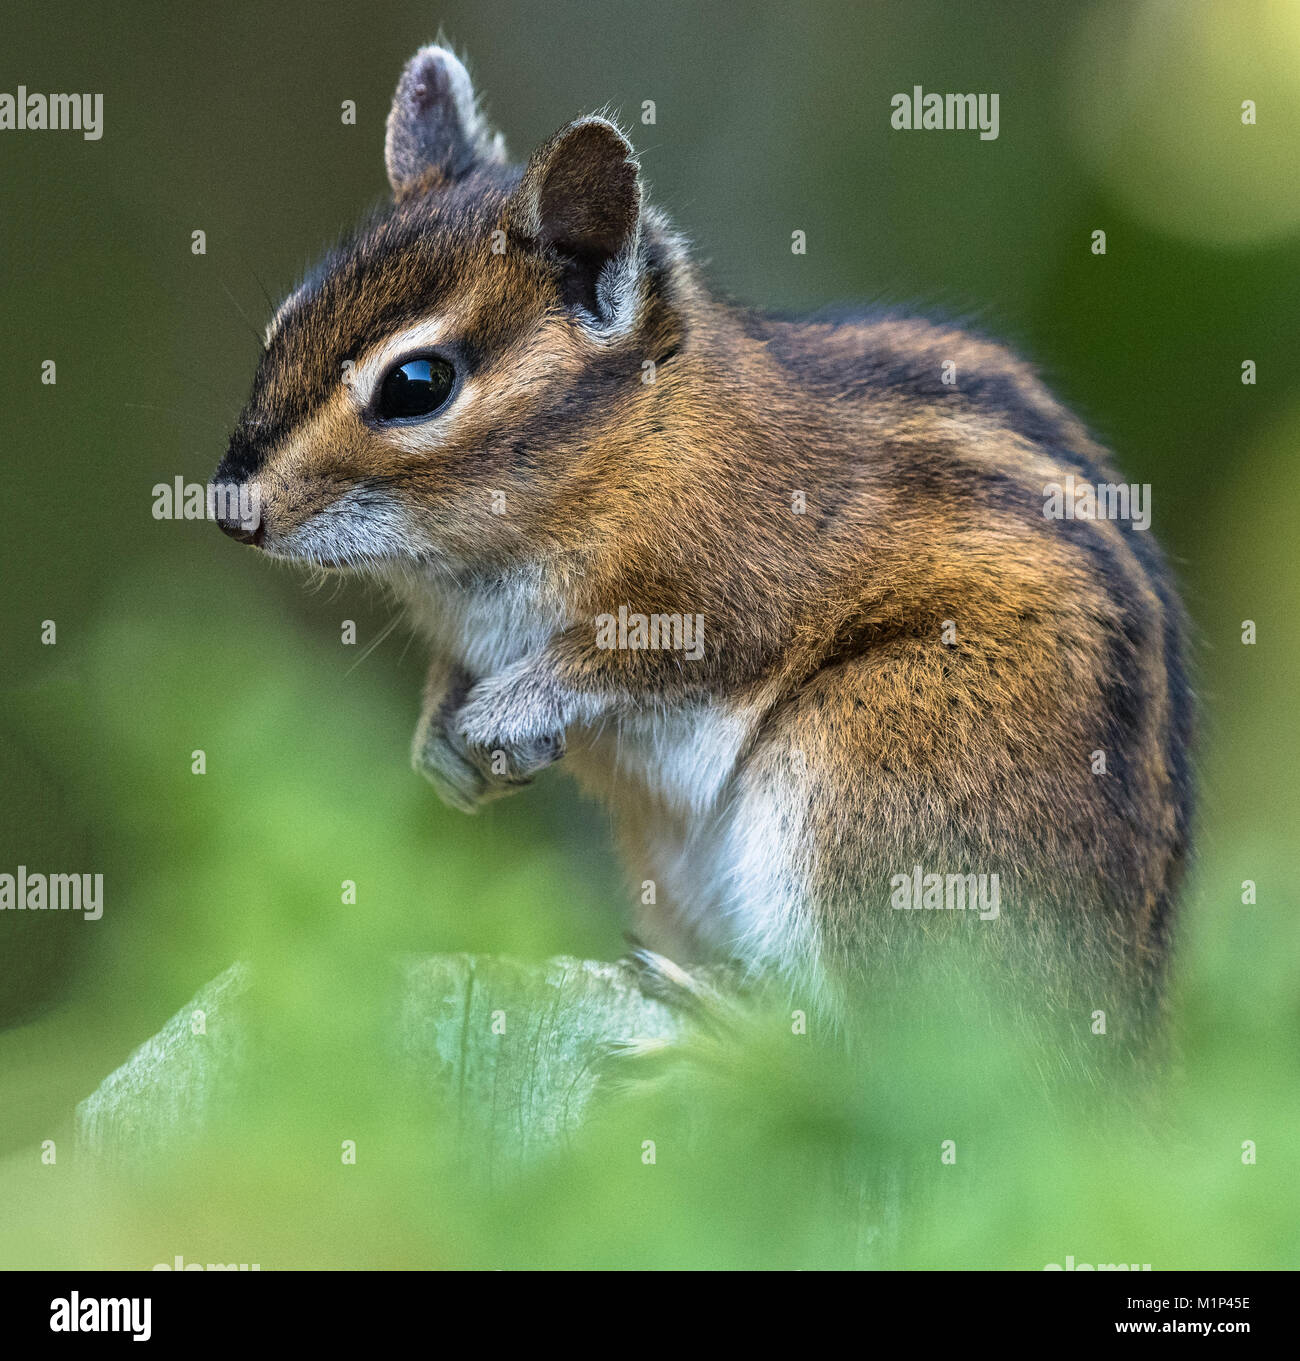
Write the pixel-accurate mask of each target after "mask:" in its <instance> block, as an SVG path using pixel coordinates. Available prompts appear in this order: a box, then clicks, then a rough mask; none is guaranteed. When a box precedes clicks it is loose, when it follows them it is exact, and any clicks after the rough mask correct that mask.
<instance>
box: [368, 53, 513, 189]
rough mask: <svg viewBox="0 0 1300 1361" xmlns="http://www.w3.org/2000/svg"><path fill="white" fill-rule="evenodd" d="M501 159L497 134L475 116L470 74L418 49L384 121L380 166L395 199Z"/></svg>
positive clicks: (445, 57) (449, 58) (444, 56)
mask: <svg viewBox="0 0 1300 1361" xmlns="http://www.w3.org/2000/svg"><path fill="white" fill-rule="evenodd" d="M505 159H506V149H505V143H504V141H503V140H502V137H501V134H500V133H499V132H498V133H494V132H493V131H492V130H491V128H489V127H488V125H487V123H486V122H485V121H484V118H483V116H482V114H480V113H479V110H478V101H477V100H476V99H475V96H474V87H473V85H472V84H471V83H470V79H469V72H468V71H466V70H465V68H464V66H462V65H461V63H460V62H459V61H458V60H457V59H456V57H455V56H453V55H452V53H450V52H448V51H447V49H446V48H445V47H422V48H421V49H420V50H419V51H418V52H417V53H416V54H415V56H413V57H412V58H411V60H410V61H409V62H407V64H406V70H405V71H403V72H402V78H401V80H400V81H398V84H397V93H396V94H395V95H394V96H393V107H392V109H391V111H390V112H389V115H388V135H387V137H386V138H385V139H384V164H385V165H386V166H387V168H388V180H389V183H390V184H391V185H392V186H393V194H394V197H396V198H398V199H402V198H405V197H406V196H407V195H408V194H410V193H411V192H413V191H414V190H417V189H426V188H433V187H435V186H436V185H437V184H439V183H441V182H445V181H450V180H456V179H459V178H460V177H461V176H462V175H464V174H465V173H466V172H468V171H469V170H471V169H473V167H474V166H476V165H479V164H481V163H482V162H484V161H495V162H498V163H500V164H504V163H505Z"/></svg>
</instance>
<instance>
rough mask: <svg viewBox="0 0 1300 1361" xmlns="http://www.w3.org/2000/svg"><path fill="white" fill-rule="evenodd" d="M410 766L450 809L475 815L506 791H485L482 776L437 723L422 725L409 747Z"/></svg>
mask: <svg viewBox="0 0 1300 1361" xmlns="http://www.w3.org/2000/svg"><path fill="white" fill-rule="evenodd" d="M411 764H412V765H413V766H414V767H415V769H416V770H418V771H419V772H420V774H421V775H423V776H424V778H425V779H426V780H428V781H429V783H430V784H431V785H432V786H433V787H434V790H435V791H436V793H437V795H438V797H439V798H440V799H441V800H442V801H443V803H445V804H447V805H448V807H450V808H455V809H457V810H459V811H460V812H462V813H476V812H478V810H479V808H480V807H481V806H482V805H483V804H484V803H487V802H488V801H489V800H490V799H493V798H496V797H498V796H499V795H500V794H502V793H505V792H507V791H505V790H502V789H493V788H489V786H488V782H487V779H486V778H485V777H484V775H483V772H482V771H481V770H479V768H478V767H477V766H476V765H474V763H473V762H472V761H471V760H470V759H469V756H468V754H467V753H466V752H465V750H464V748H463V747H460V746H459V745H458V744H457V743H456V742H455V741H454V740H453V738H452V736H451V734H450V733H449V732H448V731H447V729H446V728H445V727H444V725H443V724H442V723H441V722H437V721H435V722H432V723H429V724H428V725H422V726H421V728H420V730H419V731H418V732H417V733H416V734H415V741H414V743H413V744H412V747H411Z"/></svg>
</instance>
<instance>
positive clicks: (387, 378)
mask: <svg viewBox="0 0 1300 1361" xmlns="http://www.w3.org/2000/svg"><path fill="white" fill-rule="evenodd" d="M455 381H456V370H455V369H453V368H452V366H451V365H450V364H449V363H447V361H446V360H445V359H439V358H438V357H437V356H436V355H430V356H428V357H426V358H421V359H407V360H404V361H403V362H402V363H400V364H395V365H394V366H393V367H392V368H391V369H389V370H388V372H387V373H386V374H385V375H384V381H383V382H382V383H380V385H379V392H378V393H377V394H376V396H375V415H376V416H378V417H379V419H380V420H381V421H400V420H411V419H415V418H418V417H421V416H432V415H433V414H434V412H435V411H438V410H439V409H440V408H441V407H443V406H445V405H446V402H447V399H448V398H449V397H450V396H451V389H452V386H453V385H454V383H455Z"/></svg>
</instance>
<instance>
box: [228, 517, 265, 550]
mask: <svg viewBox="0 0 1300 1361" xmlns="http://www.w3.org/2000/svg"><path fill="white" fill-rule="evenodd" d="M217 524H218V525H220V527H221V532H222V533H223V534H229V535H230V537H231V538H232V539H237V540H238V541H239V542H240V543H251V544H252V545H253V547H254V548H261V546H262V540H263V539H264V538H266V523H265V521H264V520H263V519H262V517H261V516H260V515H259V516H258V517H257V524H256V525H255V526H254V527H253V528H252V529H251V530H250V529H249V528H248V527H247V526H246V525H244V524H241V523H240V521H238V520H227V519H224V518H223V517H221V516H218V517H217Z"/></svg>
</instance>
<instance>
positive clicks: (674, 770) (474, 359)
mask: <svg viewBox="0 0 1300 1361" xmlns="http://www.w3.org/2000/svg"><path fill="white" fill-rule="evenodd" d="M387 165H388V173H389V178H390V179H391V181H392V186H393V191H394V203H393V206H392V208H391V210H389V211H388V212H387V213H386V214H385V215H383V216H382V217H380V218H379V219H378V220H376V221H375V222H373V223H372V224H371V225H370V226H368V227H367V228H366V229H364V230H363V231H362V232H361V233H360V234H359V235H358V236H357V237H356V238H355V240H354V241H353V242H352V243H351V244H350V245H349V246H347V247H346V248H344V249H342V250H340V251H339V252H337V253H336V254H334V255H332V256H331V257H330V258H329V259H327V260H326V262H325V263H324V265H323V266H322V267H321V269H320V270H319V271H318V272H317V273H316V274H315V276H314V277H312V278H311V279H309V280H308V281H307V282H306V283H305V284H304V285H303V286H302V287H301V288H300V289H299V290H298V291H297V292H296V293H294V294H293V296H292V297H290V298H289V299H288V301H287V302H286V303H285V304H284V306H283V307H282V308H281V309H280V311H279V313H278V315H277V316H276V317H275V319H274V321H273V322H272V323H271V326H270V329H269V331H268V334H267V342H266V352H265V354H264V355H263V357H262V360H261V363H260V366H259V369H258V373H257V379H256V383H255V386H254V391H253V396H252V398H251V400H250V402H249V404H248V407H247V409H246V411H245V412H244V414H243V416H242V418H241V420H240V422H239V426H238V428H237V430H236V432H235V434H234V437H233V438H232V440H231V444H230V449H229V452H228V453H227V455H226V457H225V459H224V461H223V462H222V464H221V467H220V468H219V469H218V472H217V474H216V480H217V481H219V482H225V483H238V484H241V485H245V487H246V489H247V488H248V485H251V487H252V489H253V490H255V491H256V493H257V496H258V499H259V502H260V508H261V509H260V519H259V521H258V522H257V523H256V524H255V525H242V526H241V525H238V524H233V523H232V524H228V525H226V526H225V527H226V528H227V529H229V530H230V532H232V533H234V534H235V535H236V537H240V538H243V539H247V540H249V541H251V542H253V543H255V544H257V545H259V546H260V547H261V548H262V549H263V550H264V551H265V552H267V553H269V554H271V555H273V556H276V557H284V558H294V559H300V560H302V561H304V562H307V563H313V564H317V565H322V566H326V567H336V568H344V569H352V570H356V571H362V572H368V573H372V574H376V575H380V576H383V577H385V578H387V579H389V580H391V581H392V583H393V584H394V585H395V587H396V588H397V589H398V590H399V591H400V592H401V593H402V594H403V595H404V597H405V598H406V599H407V600H408V601H409V605H410V608H411V610H412V611H413V613H414V615H415V617H416V618H417V620H418V621H419V622H420V624H421V626H422V628H423V629H424V631H425V632H426V633H427V636H428V638H429V640H430V642H431V644H432V650H433V664H432V669H431V672H430V676H429V682H428V688H427V693H426V695H425V703H424V713H423V717H422V720H421V723H420V727H419V731H418V733H417V737H416V743H415V760H416V764H417V765H418V766H419V767H420V768H421V769H422V770H423V771H425V772H426V773H427V774H428V776H429V777H430V779H431V780H432V781H433V783H434V785H435V786H436V787H437V788H438V790H439V792H440V793H441V794H442V795H443V797H444V798H445V799H446V800H447V801H448V802H450V803H453V804H455V805H456V806H457V807H459V808H463V809H466V810H470V809H473V808H475V807H476V806H477V805H479V804H480V803H482V802H484V801H486V800H488V799H491V798H494V797H496V796H498V795H500V794H503V793H507V792H509V791H511V790H512V789H514V788H516V787H517V786H519V785H521V784H525V783H527V782H528V781H529V780H530V779H531V778H532V777H533V776H534V775H535V774H536V773H537V771H538V770H540V769H541V768H542V767H544V766H546V765H549V764H551V763H552V762H555V761H557V760H558V759H559V758H561V757H563V758H564V764H565V765H566V766H568V767H570V768H571V769H572V770H573V772H574V773H575V774H576V775H577V777H578V778H579V780H580V781H581V782H582V783H583V784H584V785H585V786H586V787H587V788H588V789H590V790H592V791H594V792H596V793H597V794H599V795H600V796H601V797H602V798H603V799H604V800H606V801H607V802H608V804H609V806H610V807H611V809H612V810H613V813H614V816H615V820H616V824H617V827H618V830H619V833H620V836H621V839H622V842H623V846H624V850H625V854H626V859H627V864H628V866H629V869H630V871H631V874H632V877H633V879H634V881H635V882H636V883H637V884H638V885H639V884H641V883H642V882H643V881H645V880H653V881H654V882H655V884H656V892H655V894H654V895H653V896H654V897H655V902H654V903H653V905H649V906H646V907H645V908H644V909H643V911H644V914H645V915H644V918H643V920H641V921H640V922H639V923H638V924H637V929H638V931H639V932H640V934H641V935H642V937H643V938H644V939H646V940H647V941H648V943H650V944H653V945H657V946H658V948H660V949H662V950H663V951H665V952H666V953H668V954H670V955H673V956H674V957H675V958H678V959H689V958H698V957H700V956H702V955H709V954H720V955H723V956H731V957H736V958H739V959H741V960H744V961H746V962H748V963H749V964H751V965H752V966H754V967H756V968H762V969H767V968H771V969H774V970H777V971H786V972H789V973H793V974H797V975H800V976H818V977H821V978H836V979H839V980H841V981H844V980H845V979H851V978H852V976H853V974H854V973H855V971H856V970H857V966H858V965H860V964H862V963H864V962H867V961H870V960H871V959H873V958H879V957H880V956H881V955H882V954H883V953H885V952H888V951H891V950H895V949H901V948H904V946H905V944H906V943H907V942H908V941H914V940H918V939H921V940H924V939H927V938H931V937H933V936H934V935H936V934H938V933H940V932H942V931H948V932H951V931H953V930H960V931H966V932H973V933H992V932H1008V933H1013V934H1014V933H1016V932H1021V933H1026V932H1028V933H1032V932H1034V931H1036V930H1037V929H1038V928H1039V927H1045V928H1047V930H1046V933H1045V934H1044V936H1043V939H1044V940H1045V941H1050V944H1049V945H1048V946H1046V947H1045V948H1047V949H1049V951H1056V952H1057V954H1056V963H1055V968H1056V970H1057V972H1058V973H1059V974H1061V975H1063V976H1071V975H1073V974H1075V973H1076V972H1077V970H1078V969H1080V968H1085V969H1086V968H1087V967H1089V966H1096V968H1097V969H1098V970H1099V971H1100V972H1108V973H1111V974H1113V975H1118V976H1120V977H1122V978H1125V979H1127V980H1131V981H1136V982H1137V983H1138V991H1139V992H1140V993H1145V994H1146V995H1148V996H1149V995H1151V994H1153V993H1154V992H1155V991H1157V990H1158V981H1159V974H1160V964H1161V961H1162V960H1163V958H1164V956H1165V954H1166V950H1167V942H1168V934H1169V928H1170V914H1171V911H1172V904H1173V900H1174V895H1175V892H1176V890H1177V887H1178V883H1179V880H1180V877H1181V874H1182V869H1183V863H1184V858H1185V855H1186V852H1187V844H1188V818H1189V776H1188V763H1187V755H1186V753H1187V746H1188V740H1189V708H1190V701H1189V694H1188V689H1187V685H1186V682H1185V680H1184V676H1183V661H1182V654H1183V630H1184V624H1183V619H1182V613H1181V610H1180V607H1179V603H1178V600H1177V598H1176V596H1175V594H1174V591H1173V589H1172V587H1171V585H1170V583H1169V578H1168V576H1167V574H1166V571H1165V568H1164V567H1163V565H1162V562H1161V559H1160V556H1159V553H1158V550H1157V548H1156V546H1155V544H1154V543H1153V542H1152V539H1151V536H1150V535H1149V534H1147V533H1144V532H1141V531H1140V530H1137V529H1135V528H1134V527H1133V526H1131V525H1130V524H1127V523H1125V522H1122V521H1114V520H1105V519H1078V518H1072V519H1066V518H1060V519H1050V518H1046V517H1045V515H1044V488H1045V487H1046V486H1047V485H1048V484H1052V483H1061V482H1063V481H1064V479H1065V478H1066V477H1068V476H1071V475H1073V476H1074V477H1075V478H1076V479H1082V480H1087V481H1089V482H1092V483H1109V482H1113V481H1114V478H1113V477H1112V475H1111V474H1110V473H1109V471H1108V469H1107V462H1106V456H1105V454H1104V452H1103V451H1102V450H1101V449H1100V448H1099V447H1098V446H1097V445H1096V444H1094V443H1093V441H1092V440H1091V439H1090V438H1089V436H1088V434H1087V432H1086V431H1085V430H1084V428H1083V427H1082V425H1080V423H1079V422H1078V421H1077V420H1075V419H1074V418H1073V417H1072V416H1071V415H1070V414H1069V413H1068V412H1067V411H1065V410H1064V409H1062V407H1061V406H1059V405H1058V404H1057V402H1056V401H1055V400H1054V399H1053V398H1052V397H1051V396H1050V395H1049V394H1048V392H1047V391H1046V390H1045V389H1044V388H1043V387H1042V385H1041V384H1040V383H1039V381H1038V380H1037V378H1036V377H1035V376H1034V374H1033V373H1032V372H1031V371H1030V369H1028V368H1027V367H1026V366H1025V365H1024V364H1022V363H1021V362H1020V361H1018V360H1017V359H1016V358H1015V357H1014V356H1012V355H1011V354H1009V353H1008V352H1007V351H1005V350H1003V349H1001V348H999V347H997V346H996V345H993V344H990V343H987V342H985V341H983V340H979V339H976V338H973V337H971V336H969V335H967V334H964V333H962V332H961V331H958V330H956V329H952V328H950V327H946V326H940V325H933V324H930V323H927V322H924V321H919V320H911V319H907V318H903V317H896V316H876V317H871V318H867V319H861V320H855V321H850V322H842V323H817V324H811V323H809V324H804V323H796V322H791V321H782V320H775V319H772V318H769V317H766V316H763V315H761V314H758V313H756V312H751V311H747V310H743V309H740V308H737V307H734V306H731V305H729V304H726V303H723V302H720V301H718V300H717V299H716V298H714V297H713V296H712V295H711V294H710V293H709V292H708V291H707V290H706V288H705V286H704V285H703V284H702V282H701V281H700V279H699V277H698V275H697V274H696V272H695V269H694V267H693V266H692V264H691V262H690V260H689V259H688V256H687V253H686V250H685V247H684V245H683V243H682V241H681V240H680V239H679V238H678V237H677V236H675V235H674V233H673V232H672V230H671V228H670V227H669V226H668V225H667V223H666V222H665V220H664V219H663V218H661V217H660V216H659V215H658V214H657V213H656V212H655V211H654V210H653V209H651V208H649V207H647V205H646V204H645V202H644V200H643V195H642V187H641V181H640V176H639V173H638V168H637V166H636V163H635V162H634V160H633V159H632V149H631V147H630V146H629V145H628V143H627V141H626V140H625V138H624V137H623V135H622V134H621V133H620V132H619V131H618V130H617V128H616V127H615V126H614V125H613V124H612V123H610V122H608V121H606V120H605V119H603V118H599V117H592V118H582V119H579V120H578V121H576V122H574V123H571V124H570V125H569V126H568V127H565V128H563V129H561V131H560V132H558V133H557V134H556V135H555V136H554V137H553V138H552V139H551V140H550V141H549V142H547V143H546V145H545V146H543V147H542V148H541V149H540V150H538V151H537V152H536V153H534V155H533V156H532V157H531V158H530V159H529V161H528V162H527V164H526V165H525V166H524V167H522V168H519V167H514V166H511V165H510V163H509V162H508V161H507V159H506V155H505V151H504V147H503V145H502V142H501V139H500V138H499V137H497V136H494V135H493V134H492V133H490V132H489V130H488V129H487V127H486V125H485V123H484V121H483V119H482V118H481V116H480V114H479V112H478V110H477V107H476V104H475V99H474V94H473V91H472V89H471V87H470V83H469V78H468V76H467V75H466V73H465V70H464V68H463V67H462V66H461V65H460V63H459V62H458V61H457V60H456V59H455V58H454V57H452V56H451V55H450V54H449V53H447V52H445V51H442V50H440V49H437V48H426V49H424V50H423V51H421V52H420V53H418V54H417V56H416V57H415V58H414V59H413V60H412V62H411V63H410V65H409V66H408V67H407V70H406V72H405V74H404V75H403V77H402V81H401V84H400V85H399V87H398V91H397V96H396V100H395V103H394V105H393V109H392V113H391V115H390V117H389V123H388V139H387ZM949 362H951V363H952V364H955V366H956V367H955V375H956V381H955V384H953V385H951V386H949V385H946V384H945V383H944V382H943V372H944V366H945V365H946V364H948V363H949ZM949 372H950V374H951V373H952V372H953V370H951V369H950V370H949ZM687 630H695V632H694V633H693V634H692V635H691V637H692V638H694V639H695V641H696V643H697V644H698V645H687V644H688V643H689V641H690V640H689V639H688V637H687ZM917 867H920V869H919V873H921V874H939V875H948V874H953V875H956V874H961V875H968V874H969V875H992V874H997V875H998V876H999V883H1000V900H1001V910H1000V916H999V919H998V920H997V921H996V922H980V921H977V920H974V918H975V916H976V914H975V913H957V912H951V911H938V912H936V911H921V912H907V911H900V910H898V908H897V907H895V906H893V905H891V889H890V885H891V881H893V880H895V877H896V876H898V875H900V874H902V875H908V876H912V875H913V874H914V873H917V872H918V871H917ZM646 896H650V895H646ZM986 938H987V939H992V937H991V936H988V937H986Z"/></svg>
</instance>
